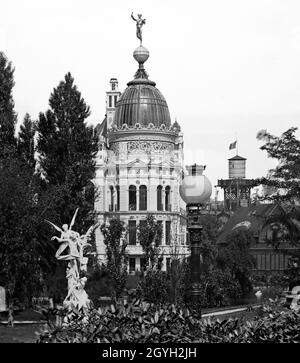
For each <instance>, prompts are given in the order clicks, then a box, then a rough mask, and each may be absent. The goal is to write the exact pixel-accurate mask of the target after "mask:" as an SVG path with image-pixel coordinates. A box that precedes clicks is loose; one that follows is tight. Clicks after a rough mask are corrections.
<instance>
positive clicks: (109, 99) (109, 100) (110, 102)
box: [108, 96, 112, 107]
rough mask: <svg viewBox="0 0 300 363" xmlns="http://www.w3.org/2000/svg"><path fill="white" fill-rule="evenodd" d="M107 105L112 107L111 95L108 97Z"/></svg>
mask: <svg viewBox="0 0 300 363" xmlns="http://www.w3.org/2000/svg"><path fill="white" fill-rule="evenodd" d="M108 107H112V96H109V97H108Z"/></svg>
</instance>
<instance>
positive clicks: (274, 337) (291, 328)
mask: <svg viewBox="0 0 300 363" xmlns="http://www.w3.org/2000/svg"><path fill="white" fill-rule="evenodd" d="M299 324H300V314H299V313H296V312H293V311H287V310H286V311H281V310H276V309H273V308H272V307H268V306H266V307H264V308H262V309H261V310H260V311H257V314H256V317H255V318H253V320H252V321H244V320H243V319H226V320H223V321H220V320H211V319H202V320H200V319H197V318H196V317H195V316H193V315H192V313H191V312H190V311H189V310H188V309H187V308H178V307H176V306H175V305H173V304H172V305H158V304H157V305H155V304H149V303H144V302H137V303H135V304H132V305H131V304H124V303H122V304H118V305H117V306H114V305H112V306H111V307H110V308H107V309H101V308H99V309H97V310H96V309H94V310H91V311H90V312H89V314H88V316H86V317H83V316H78V315H76V314H75V313H74V314H73V317H72V318H70V320H69V323H68V324H66V325H64V326H54V325H53V324H50V328H49V329H48V330H46V331H44V332H41V333H40V336H39V339H38V342H41V343H47V342H65V343H267V342H272V343H274V342H276V343H284V342H297V343H299V342H300V335H299Z"/></svg>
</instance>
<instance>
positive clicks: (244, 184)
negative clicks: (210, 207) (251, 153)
mask: <svg viewBox="0 0 300 363" xmlns="http://www.w3.org/2000/svg"><path fill="white" fill-rule="evenodd" d="M246 160H247V159H245V158H243V157H241V156H239V155H235V156H234V157H232V158H230V159H228V179H220V180H218V187H221V188H222V189H223V190H224V210H225V211H226V212H234V211H235V210H236V209H238V208H240V207H248V206H249V205H250V203H251V200H250V193H251V188H252V187H254V186H256V183H255V181H254V180H253V179H246Z"/></svg>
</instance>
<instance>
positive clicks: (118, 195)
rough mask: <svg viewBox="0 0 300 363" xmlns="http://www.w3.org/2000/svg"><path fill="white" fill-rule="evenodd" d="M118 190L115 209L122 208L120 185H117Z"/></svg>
mask: <svg viewBox="0 0 300 363" xmlns="http://www.w3.org/2000/svg"><path fill="white" fill-rule="evenodd" d="M116 192H117V204H116V207H115V210H116V211H119V210H120V186H119V185H117V186H116Z"/></svg>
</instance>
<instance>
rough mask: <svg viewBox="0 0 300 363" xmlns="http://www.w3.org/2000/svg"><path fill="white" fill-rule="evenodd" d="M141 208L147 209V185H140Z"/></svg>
mask: <svg viewBox="0 0 300 363" xmlns="http://www.w3.org/2000/svg"><path fill="white" fill-rule="evenodd" d="M140 210H147V187H146V185H141V186H140Z"/></svg>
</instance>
